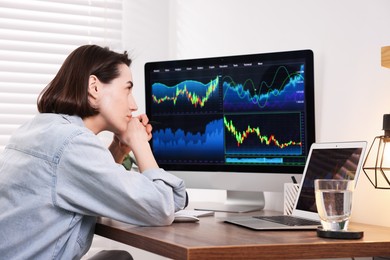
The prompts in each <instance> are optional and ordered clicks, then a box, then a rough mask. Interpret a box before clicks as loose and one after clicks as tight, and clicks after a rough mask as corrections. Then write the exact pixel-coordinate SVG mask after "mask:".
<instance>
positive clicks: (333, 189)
mask: <svg viewBox="0 0 390 260" xmlns="http://www.w3.org/2000/svg"><path fill="white" fill-rule="evenodd" d="M314 190H315V196H316V206H317V211H318V215H319V217H320V219H321V224H322V228H323V229H324V230H329V231H346V230H347V229H348V223H349V219H350V216H351V210H352V194H353V190H354V181H353V180H335V179H331V180H326V179H318V180H314Z"/></svg>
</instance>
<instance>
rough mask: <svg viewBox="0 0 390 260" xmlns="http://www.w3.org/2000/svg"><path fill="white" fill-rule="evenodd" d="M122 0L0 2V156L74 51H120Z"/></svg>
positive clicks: (35, 109) (34, 109)
mask: <svg viewBox="0 0 390 260" xmlns="http://www.w3.org/2000/svg"><path fill="white" fill-rule="evenodd" d="M121 38H122V0H63V1H60V0H47V1H45V0H42V1H34V0H17V1H15V0H1V1H0V152H1V151H2V150H3V149H4V147H5V145H6V144H7V142H8V140H9V138H10V136H11V134H12V132H13V131H14V130H15V129H16V128H17V127H19V126H20V125H21V124H22V123H24V122H25V121H27V120H29V119H31V118H32V117H33V116H34V115H35V114H36V113H38V111H37V106H36V101H37V97H38V94H39V93H40V92H41V91H42V89H43V88H44V87H45V86H46V85H47V84H48V83H49V82H50V81H51V79H53V77H54V75H55V74H56V73H57V71H58V69H59V68H60V66H61V64H62V62H63V61H64V60H65V58H66V57H67V56H68V54H69V53H70V52H71V51H73V50H74V49H75V48H77V47H78V46H81V45H84V44H97V45H100V46H108V47H110V48H111V49H114V50H118V49H122V39H121Z"/></svg>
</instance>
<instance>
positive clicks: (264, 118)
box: [145, 50, 315, 192]
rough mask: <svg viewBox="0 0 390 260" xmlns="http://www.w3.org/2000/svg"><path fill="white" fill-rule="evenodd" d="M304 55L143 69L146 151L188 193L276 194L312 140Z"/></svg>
mask: <svg viewBox="0 0 390 260" xmlns="http://www.w3.org/2000/svg"><path fill="white" fill-rule="evenodd" d="M313 74H314V70H313V53H312V51H310V50H301V51H289V52H277V53H263V54H252V55H240V56H229V57H214V58H203V59H191V60H172V61H159V62H149V63H147V64H146V65H145V85H146V90H145V94H146V112H147V114H148V116H149V119H150V120H151V121H152V122H153V123H152V125H153V138H152V140H151V146H152V149H153V153H154V155H155V157H156V160H157V162H158V163H159V165H160V167H162V168H164V169H166V170H168V171H171V172H172V173H174V174H177V175H178V176H179V177H181V178H183V179H184V180H185V181H186V185H187V187H189V188H206V189H207V188H211V189H225V190H229V191H258V192H261V191H282V189H283V183H285V182H290V181H291V179H290V178H291V175H292V174H298V175H299V174H301V173H302V172H303V169H304V166H305V162H306V158H307V155H308V151H309V148H310V145H311V144H312V143H313V142H314V140H315V128H314V75H313Z"/></svg>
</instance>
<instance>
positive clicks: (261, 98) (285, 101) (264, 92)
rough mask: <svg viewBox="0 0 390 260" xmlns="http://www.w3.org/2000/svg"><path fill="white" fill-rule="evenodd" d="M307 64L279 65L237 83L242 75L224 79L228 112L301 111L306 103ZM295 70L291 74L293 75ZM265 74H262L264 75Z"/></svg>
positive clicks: (223, 85)
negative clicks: (295, 109)
mask: <svg viewBox="0 0 390 260" xmlns="http://www.w3.org/2000/svg"><path fill="white" fill-rule="evenodd" d="M304 69H305V68H304V65H299V67H296V66H295V68H294V67H292V66H289V67H287V66H278V67H276V69H274V70H270V71H269V72H268V71H267V72H264V71H261V73H260V71H259V72H258V73H256V72H255V71H254V72H253V75H248V77H247V78H245V79H242V81H240V82H236V81H235V78H239V76H240V78H242V75H231V76H225V77H224V78H223V80H222V81H223V82H222V87H223V98H224V105H223V106H224V110H225V111H226V112H235V111H237V109H238V108H239V109H240V110H241V111H242V110H245V111H270V110H284V109H291V108H292V109H294V108H301V107H302V106H303V105H304V104H303V103H304V84H305V83H304V77H305V75H304ZM290 71H291V72H290ZM260 74H261V75H260Z"/></svg>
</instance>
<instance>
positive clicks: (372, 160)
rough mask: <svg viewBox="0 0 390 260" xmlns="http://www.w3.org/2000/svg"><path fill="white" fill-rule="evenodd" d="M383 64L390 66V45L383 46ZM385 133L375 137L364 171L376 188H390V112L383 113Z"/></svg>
mask: <svg viewBox="0 0 390 260" xmlns="http://www.w3.org/2000/svg"><path fill="white" fill-rule="evenodd" d="M381 55H382V59H381V65H382V66H383V67H386V68H390V46H385V47H382V51H381ZM383 130H384V135H381V136H377V137H375V139H374V141H373V143H372V145H371V147H370V150H369V151H368V154H367V157H366V159H365V161H364V164H363V171H364V173H365V174H366V176H367V177H368V179H369V180H370V182H371V184H372V185H374V187H375V188H376V189H390V114H385V115H383Z"/></svg>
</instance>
